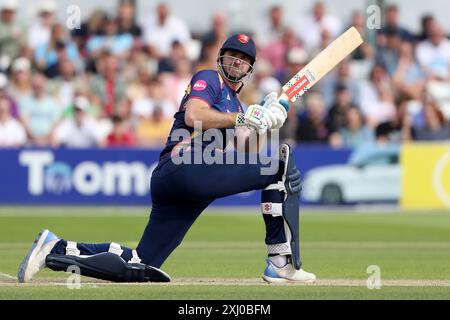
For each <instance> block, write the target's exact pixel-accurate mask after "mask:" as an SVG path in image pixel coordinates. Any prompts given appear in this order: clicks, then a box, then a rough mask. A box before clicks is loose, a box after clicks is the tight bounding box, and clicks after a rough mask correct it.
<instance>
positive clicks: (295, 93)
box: [279, 27, 364, 102]
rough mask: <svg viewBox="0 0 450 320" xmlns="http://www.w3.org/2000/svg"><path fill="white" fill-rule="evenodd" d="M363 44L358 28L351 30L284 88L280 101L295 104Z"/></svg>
mask: <svg viewBox="0 0 450 320" xmlns="http://www.w3.org/2000/svg"><path fill="white" fill-rule="evenodd" d="M363 42H364V41H363V39H362V37H361V35H360V34H359V32H358V31H357V30H356V28H355V27H351V28H349V29H348V30H347V31H345V32H344V33H343V34H341V35H340V36H339V37H338V38H337V39H335V40H334V41H333V42H331V43H330V44H329V45H328V46H327V47H326V48H325V49H323V50H322V51H321V52H320V53H319V54H318V55H317V56H316V57H315V58H314V59H313V60H311V61H310V62H309V63H308V64H307V65H306V66H305V67H304V68H303V69H301V70H300V71H299V72H298V73H297V74H296V75H295V76H293V77H292V79H291V80H289V81H288V82H287V83H286V84H285V85H284V86H283V93H282V94H281V96H280V98H279V99H280V100H290V101H292V102H295V100H297V99H298V98H300V97H301V96H302V95H303V94H304V93H305V92H307V91H308V90H309V89H310V88H311V87H312V86H313V85H315V84H316V83H317V82H318V81H319V80H320V79H322V77H323V76H324V75H326V74H327V73H328V72H330V70H331V69H333V68H334V67H335V66H336V65H337V64H338V63H339V62H341V61H342V60H344V58H345V57H346V56H348V55H349V54H350V53H352V51H353V50H355V49H356V48H357V47H359V46H360V45H361V44H362V43H363Z"/></svg>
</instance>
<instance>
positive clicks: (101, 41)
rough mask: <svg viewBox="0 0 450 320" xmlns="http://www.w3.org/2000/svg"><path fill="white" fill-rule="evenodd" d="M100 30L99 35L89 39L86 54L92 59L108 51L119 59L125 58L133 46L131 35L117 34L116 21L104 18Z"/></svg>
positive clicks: (117, 25) (117, 26)
mask: <svg viewBox="0 0 450 320" xmlns="http://www.w3.org/2000/svg"><path fill="white" fill-rule="evenodd" d="M102 30H103V32H102V34H101V35H94V36H92V37H91V38H89V40H88V42H87V44H86V47H87V50H88V53H89V54H90V55H91V56H93V57H98V56H99V55H100V54H101V52H104V51H108V52H111V53H112V54H114V55H116V56H118V57H119V58H126V56H127V55H128V54H129V52H130V49H131V47H132V46H133V37H132V35H131V34H130V33H122V34H119V24H118V21H117V20H116V19H115V18H112V17H105V18H104V20H103V28H102Z"/></svg>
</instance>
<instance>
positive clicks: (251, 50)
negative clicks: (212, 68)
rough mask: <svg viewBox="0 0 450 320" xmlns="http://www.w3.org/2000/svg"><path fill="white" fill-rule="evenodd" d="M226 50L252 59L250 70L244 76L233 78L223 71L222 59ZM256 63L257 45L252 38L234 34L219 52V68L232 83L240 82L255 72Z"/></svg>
mask: <svg viewBox="0 0 450 320" xmlns="http://www.w3.org/2000/svg"><path fill="white" fill-rule="evenodd" d="M226 50H234V51H238V52H242V53H244V54H245V55H247V56H248V57H249V58H250V61H251V62H250V67H251V68H250V70H249V71H248V72H247V73H246V74H244V75H242V76H241V77H238V78H237V77H232V76H231V75H229V74H227V72H226V71H225V70H224V69H223V66H222V57H223V55H224V53H225V51H226ZM255 61H256V45H255V42H254V41H253V39H252V38H250V36H248V35H246V34H243V33H239V34H234V35H232V36H231V37H229V38H228V39H227V40H226V41H225V42H224V44H223V45H222V47H221V48H220V51H219V57H218V59H217V63H218V66H219V69H220V70H221V71H222V74H223V75H224V76H225V78H226V79H228V80H229V81H232V82H239V81H241V80H242V79H243V78H244V77H245V76H247V75H249V74H250V73H251V72H252V71H253V64H254V63H255Z"/></svg>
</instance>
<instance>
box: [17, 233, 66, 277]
mask: <svg viewBox="0 0 450 320" xmlns="http://www.w3.org/2000/svg"><path fill="white" fill-rule="evenodd" d="M59 240H60V239H59V238H58V237H57V236H56V235H55V234H54V233H52V232H50V231H48V230H47V229H43V230H42V231H41V232H39V234H38V235H37V237H36V240H34V243H33V245H32V246H31V248H30V250H29V251H28V253H27V255H26V256H25V258H23V261H22V263H21V264H20V266H19V272H18V276H17V277H18V279H19V282H29V281H30V280H31V279H32V278H33V277H34V276H35V275H36V274H37V273H38V272H39V271H41V270H42V269H44V268H45V257H46V256H47V255H48V254H49V253H50V251H51V250H52V249H53V247H54V246H55V244H56V243H57V242H58V241H59Z"/></svg>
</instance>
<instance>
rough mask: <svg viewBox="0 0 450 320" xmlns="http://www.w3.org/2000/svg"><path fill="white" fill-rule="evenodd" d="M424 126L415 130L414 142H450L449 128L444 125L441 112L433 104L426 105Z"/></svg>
mask: <svg viewBox="0 0 450 320" xmlns="http://www.w3.org/2000/svg"><path fill="white" fill-rule="evenodd" d="M423 115H424V121H425V123H424V126H423V127H419V128H415V133H416V140H420V141H442V140H450V126H449V125H448V124H447V123H445V118H444V116H443V114H442V112H441V111H440V110H439V109H438V107H437V106H435V105H434V104H433V103H430V102H428V103H426V104H425V107H424V110H423Z"/></svg>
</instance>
